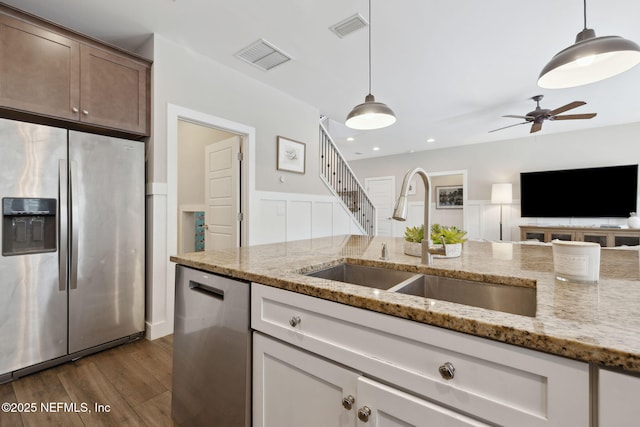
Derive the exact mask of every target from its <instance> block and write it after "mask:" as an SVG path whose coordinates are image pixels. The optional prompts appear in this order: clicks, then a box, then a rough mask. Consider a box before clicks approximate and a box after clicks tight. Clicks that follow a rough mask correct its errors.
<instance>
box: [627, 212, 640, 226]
mask: <svg viewBox="0 0 640 427" xmlns="http://www.w3.org/2000/svg"><path fill="white" fill-rule="evenodd" d="M627 224H629V228H640V217H639V216H637V215H636V213H635V212H631V215H630V216H629V219H627Z"/></svg>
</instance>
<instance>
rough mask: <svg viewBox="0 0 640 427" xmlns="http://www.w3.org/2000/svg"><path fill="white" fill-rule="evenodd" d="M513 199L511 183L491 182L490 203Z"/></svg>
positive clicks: (500, 202)
mask: <svg viewBox="0 0 640 427" xmlns="http://www.w3.org/2000/svg"><path fill="white" fill-rule="evenodd" d="M512 201H513V196H512V187H511V183H510V182H508V183H504V184H491V203H495V204H503V203H511V202H512Z"/></svg>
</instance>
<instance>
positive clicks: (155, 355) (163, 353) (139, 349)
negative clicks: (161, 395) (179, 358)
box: [131, 341, 173, 390]
mask: <svg viewBox="0 0 640 427" xmlns="http://www.w3.org/2000/svg"><path fill="white" fill-rule="evenodd" d="M136 344H137V345H136V351H135V352H132V353H131V357H132V358H133V359H135V360H137V361H138V362H140V363H141V364H143V365H144V366H146V367H147V368H148V369H149V372H150V373H151V374H152V375H153V377H154V378H155V379H157V380H158V381H159V382H160V383H161V384H162V385H163V386H164V387H165V388H166V389H167V390H171V372H172V370H173V357H172V356H173V355H172V352H171V351H167V349H166V347H165V346H163V345H162V344H159V343H156V342H155V341H143V342H140V344H138V343H136Z"/></svg>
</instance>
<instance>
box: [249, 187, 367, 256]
mask: <svg viewBox="0 0 640 427" xmlns="http://www.w3.org/2000/svg"><path fill="white" fill-rule="evenodd" d="M252 205H253V207H252V209H255V211H256V212H257V213H258V214H257V217H258V218H259V220H258V224H257V226H253V225H252V227H251V233H252V237H251V242H252V244H264V243H277V242H289V241H294V240H303V239H310V238H312V237H313V238H315V237H326V236H337V235H342V234H363V233H362V231H361V230H360V228H359V226H358V224H357V223H356V222H355V221H354V220H353V218H352V217H351V215H350V214H349V213H348V211H347V209H346V208H345V207H344V205H343V204H342V203H341V202H340V201H339V200H337V199H336V198H335V197H333V196H330V195H327V196H324V195H318V194H300V193H279V192H270V191H256V192H255V200H254V202H253V204H252Z"/></svg>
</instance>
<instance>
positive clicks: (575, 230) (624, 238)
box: [520, 225, 640, 247]
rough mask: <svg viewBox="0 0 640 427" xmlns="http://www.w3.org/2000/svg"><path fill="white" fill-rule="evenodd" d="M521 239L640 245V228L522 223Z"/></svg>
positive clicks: (608, 244) (611, 245) (608, 245)
mask: <svg viewBox="0 0 640 427" xmlns="http://www.w3.org/2000/svg"><path fill="white" fill-rule="evenodd" d="M520 240H538V241H540V242H545V243H548V242H551V241H552V240H572V241H576V242H593V243H599V244H600V246H603V247H614V246H638V245H640V229H638V228H613V227H602V226H601V227H568V226H538V225H521V226H520Z"/></svg>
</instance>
